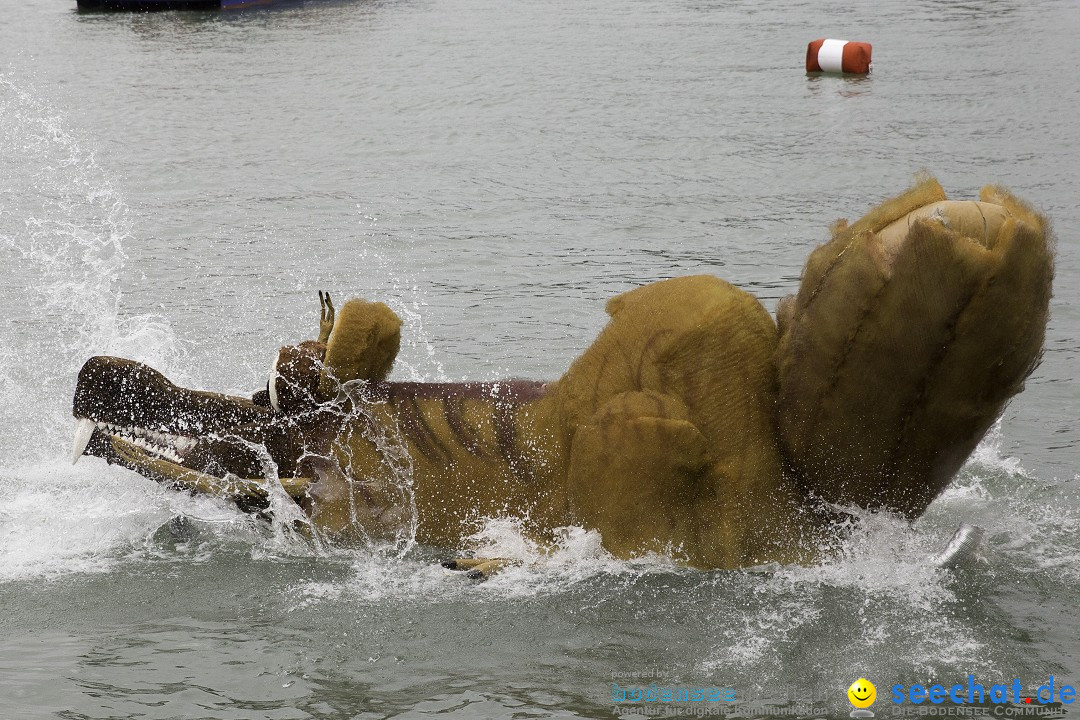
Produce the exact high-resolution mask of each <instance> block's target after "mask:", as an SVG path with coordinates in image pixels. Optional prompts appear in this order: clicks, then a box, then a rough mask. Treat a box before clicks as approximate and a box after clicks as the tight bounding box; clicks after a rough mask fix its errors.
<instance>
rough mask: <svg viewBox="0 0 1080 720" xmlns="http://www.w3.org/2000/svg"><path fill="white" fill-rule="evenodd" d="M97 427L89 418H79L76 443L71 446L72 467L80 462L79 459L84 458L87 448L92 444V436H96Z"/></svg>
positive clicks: (76, 426)
mask: <svg viewBox="0 0 1080 720" xmlns="http://www.w3.org/2000/svg"><path fill="white" fill-rule="evenodd" d="M95 427H97V423H95V422H94V421H93V420H90V419H88V418H79V421H78V422H77V423H75V441H74V442H73V443H72V446H71V464H72V465H74V464H75V463H77V462H79V458H81V457H82V454H83V452H84V451H85V450H86V446H87V445H89V444H90V436H91V435H93V434H94V428H95Z"/></svg>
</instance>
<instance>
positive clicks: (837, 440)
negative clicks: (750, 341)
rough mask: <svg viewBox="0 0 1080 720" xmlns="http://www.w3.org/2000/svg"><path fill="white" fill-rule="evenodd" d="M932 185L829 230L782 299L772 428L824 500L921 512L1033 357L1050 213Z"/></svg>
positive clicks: (1048, 276) (1047, 263) (1040, 325)
mask: <svg viewBox="0 0 1080 720" xmlns="http://www.w3.org/2000/svg"><path fill="white" fill-rule="evenodd" d="M936 190H937V186H936V183H933V184H931V183H930V182H929V181H928V182H924V183H922V184H921V185H919V186H918V187H916V188H915V189H913V190H912V191H909V193H907V194H905V195H903V196H900V197H899V198H897V199H895V200H892V201H889V202H887V203H885V204H884V205H883V207H882V208H881V209H879V210H876V211H874V212H872V213H871V214H870V215H869V216H868V218H864V219H863V220H860V221H859V222H857V223H855V224H854V225H852V226H850V227H848V228H845V229H842V230H840V231H839V233H838V235H837V237H836V238H834V240H833V241H832V242H831V243H830V244H828V245H826V246H825V247H824V248H822V249H819V250H818V251H815V253H814V254H813V255H812V256H811V259H810V261H808V263H807V268H808V273H812V274H813V275H814V277H815V282H814V286H813V289H812V291H811V290H810V289H808V288H807V284H806V282H805V280H804V284H803V287H802V288H801V289H800V292H799V295H798V297H797V299H796V301H795V306H794V309H793V310H788V313H789V315H790V319H789V320H788V321H787V323H786V325H785V332H784V334H783V336H782V337H781V340H780V346H779V350H778V353H777V364H778V368H779V372H780V384H781V389H780V404H779V413H778V422H779V429H780V435H781V440H782V442H783V446H784V449H785V452H786V457H787V459H788V460H789V462H790V463H791V465H792V466H793V467H794V468H795V469H796V471H797V472H798V475H799V477H800V479H801V482H802V483H803V484H804V485H805V486H806V487H807V488H808V489H811V490H813V491H814V492H817V493H819V494H821V495H822V496H823V497H824V498H826V499H828V500H830V501H834V502H844V503H855V504H859V505H863V506H866V507H883V508H889V509H892V510H896V511H899V512H902V513H905V514H907V515H910V516H917V515H918V514H920V513H921V512H922V511H923V510H925V508H926V506H927V505H928V504H929V503H930V501H931V500H933V498H934V497H936V496H937V495H938V493H939V492H940V491H941V490H942V489H943V488H944V486H945V485H946V484H947V483H948V482H949V480H950V479H951V477H952V476H953V474H954V473H955V472H956V471H957V470H958V469H959V467H960V465H961V464H962V463H963V461H964V460H965V459H966V458H967V456H968V454H970V452H971V450H972V449H974V447H975V445H976V444H977V443H978V441H979V440H980V439H981V438H982V436H983V434H984V433H985V432H986V430H987V429H988V428H989V426H990V425H991V424H992V423H993V421H994V420H995V419H996V418H997V416H998V415H999V414H1000V412H1001V410H1002V408H1003V407H1004V404H1005V403H1006V402H1007V401H1008V399H1009V398H1010V397H1011V396H1012V395H1014V394H1015V393H1016V392H1018V391H1019V390H1020V388H1021V387H1022V383H1023V379H1024V378H1025V377H1027V375H1028V374H1029V373H1030V372H1031V370H1032V369H1033V367H1034V365H1035V363H1036V362H1037V359H1038V357H1039V354H1040V351H1041V347H1042V342H1043V332H1044V329H1045V325H1046V318H1047V312H1048V304H1049V297H1050V287H1051V281H1052V278H1053V263H1052V250H1051V245H1050V241H1049V238H1048V236H1047V233H1046V225H1045V221H1044V220H1043V219H1042V218H1041V217H1040V216H1038V215H1037V214H1036V213H1034V212H1033V211H1032V210H1031V209H1030V208H1028V207H1026V206H1024V205H1022V204H1021V203H1019V202H1017V201H1015V200H1014V199H1013V198H1012V197H1011V196H1009V195H1008V194H1007V193H1005V192H1004V191H1001V190H1000V189H992V188H991V189H985V190H984V192H983V195H982V198H983V199H982V202H980V203H974V202H966V203H962V202H956V203H950V202H942V201H940V200H938V199H937V194H936ZM929 199H933V200H934V202H933V203H932V204H930V205H925V204H924V203H925V202H926V201H927V200H929ZM984 203H985V204H984ZM901 211H906V212H907V214H906V215H903V216H900V217H897V213H899V212H901ZM878 231H880V234H877V233H878ZM883 236H884V237H883ZM841 243H842V244H844V250H843V252H842V253H837V252H835V250H834V246H835V245H837V244H841ZM819 253H824V254H825V257H826V258H827V259H828V262H829V263H831V264H830V265H829V268H828V271H827V272H822V271H821V270H820V267H821V266H822V265H824V264H825V263H824V262H823V261H822V260H820V259H818V258H816V257H815V256H817V255H818V254H819ZM811 267H813V270H811Z"/></svg>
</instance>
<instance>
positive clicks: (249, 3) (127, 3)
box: [78, 0, 280, 12]
mask: <svg viewBox="0 0 1080 720" xmlns="http://www.w3.org/2000/svg"><path fill="white" fill-rule="evenodd" d="M279 1H280V0H78V6H79V10H88V11H99V12H153V11H156V10H240V9H243V8H249V7H265V6H267V5H275V4H278V2H279Z"/></svg>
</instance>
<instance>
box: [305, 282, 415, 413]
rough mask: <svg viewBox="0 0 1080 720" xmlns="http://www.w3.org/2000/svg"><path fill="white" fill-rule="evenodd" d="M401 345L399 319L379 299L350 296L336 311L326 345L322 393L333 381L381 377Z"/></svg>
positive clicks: (321, 384) (388, 371)
mask: <svg viewBox="0 0 1080 720" xmlns="http://www.w3.org/2000/svg"><path fill="white" fill-rule="evenodd" d="M400 345H401V319H400V318H398V316H397V315H396V314H395V313H394V311H393V310H391V309H390V308H389V307H387V306H386V305H385V304H383V303H381V302H375V303H373V302H367V301H366V300H359V299H355V300H349V301H348V302H347V303H345V305H344V306H342V308H341V309H340V310H338V311H337V320H336V324H335V325H334V332H333V334H332V335H331V336H330V340H329V342H328V343H327V346H326V367H327V369H328V371H329V373H328V374H327V373H324V375H323V377H322V379H321V381H320V391H321V393H322V395H323V397H328V396H329V395H330V394H331V392H332V390H333V388H334V385H335V383H343V382H348V381H350V380H383V379H385V378H386V376H387V375H389V374H390V368H392V367H393V365H394V359H395V358H396V357H397V353H398V348H399V347H400Z"/></svg>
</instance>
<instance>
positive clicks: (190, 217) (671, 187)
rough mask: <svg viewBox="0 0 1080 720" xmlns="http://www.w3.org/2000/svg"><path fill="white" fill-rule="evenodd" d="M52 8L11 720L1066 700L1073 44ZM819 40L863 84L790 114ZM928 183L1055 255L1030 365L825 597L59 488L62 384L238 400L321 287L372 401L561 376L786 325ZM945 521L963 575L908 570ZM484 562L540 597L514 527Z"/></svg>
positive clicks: (811, 576) (945, 14) (490, 532)
mask: <svg viewBox="0 0 1080 720" xmlns="http://www.w3.org/2000/svg"><path fill="white" fill-rule="evenodd" d="M74 5H75V3H74V0H70V2H69V1H68V0H23V1H20V2H15V0H10V1H9V2H8V3H7V4H6V5H5V6H4V8H3V18H2V20H0V317H3V318H4V320H3V323H2V324H0V328H2V330H0V428H2V429H0V610H2V611H3V612H0V717H2V718H64V719H74V718H95V719H98V718H102V719H103V718H204V717H205V718H215V719H216V718H320V719H322V718H335V719H336V718H381V717H403V718H411V717H421V716H427V715H435V714H440V715H445V716H448V717H461V718H474V717H491V718H523V717H533V716H537V717H540V716H555V717H598V716H612V715H613V714H615V710H614V709H613V707H614V706H613V703H612V702H611V683H612V680H613V673H625V672H633V671H650V670H653V671H656V672H657V673H662V674H660V675H658V677H660V678H661V679H662V680H663V681H664V682H668V683H670V684H684V685H701V686H706V687H711V686H716V687H730V688H733V689H734V690H735V692H736V696H737V697H738V698H739V699H740V702H741V704H740V705H739V707H740V708H741V710H740V712H742V713H743V714H749V712H750V711H749V710H747V709H746V708H747V707H748V706H747V705H746V704H745V703H746V701H749V700H753V699H755V698H765V699H766V701H767V702H766V706H767V707H768V708H771V709H772V710H774V711H779V710H790V709H791V708H792V707H793V703H791V702H790V699H791V698H792V697H793V696H800V695H801V696H805V695H807V694H810V695H812V696H814V697H816V698H820V699H821V700H820V702H819V703H818V704H819V705H824V706H825V712H824V713H808V716H815V717H816V716H823V715H828V716H833V717H846V715H847V713H848V711H849V710H850V706H849V705H848V703H847V700H846V696H845V692H846V689H847V687H848V685H850V684H851V682H852V681H853V680H855V679H856V678H858V677H860V676H861V677H866V678H869V679H870V680H872V681H873V682H874V683H875V684H876V685H877V688H878V698H879V699H878V701H877V703H876V705H875V706H874V709H875V710H876V711H877V713H878V715H879V716H881V715H883V714H887V713H888V712H889V711H890V709H891V707H892V706H891V705H890V704H889V702H888V696H889V692H888V688H889V687H890V686H892V685H893V684H896V683H900V684H904V685H905V686H907V685H910V684H912V683H916V682H918V683H922V684H925V685H928V684H930V683H933V682H941V683H943V684H945V685H946V686H948V685H951V684H953V683H954V682H960V681H965V680H966V677H967V675H968V674H974V675H975V676H976V677H977V678H979V679H980V680H982V681H983V682H985V683H987V684H989V683H994V682H1011V680H1012V679H1013V678H1019V679H1020V680H1021V681H1022V683H1023V684H1024V686H1025V688H1026V689H1027V688H1030V690H1032V691H1033V690H1034V688H1035V687H1036V686H1037V685H1039V684H1042V683H1044V682H1046V681H1047V680H1048V679H1049V677H1050V676H1051V675H1053V676H1054V677H1055V678H1056V680H1057V682H1058V684H1059V685H1060V684H1061V683H1064V682H1069V683H1070V684H1073V685H1077V684H1080V623H1078V621H1077V620H1076V600H1075V598H1076V597H1077V590H1078V585H1080V563H1078V560H1080V535H1078V532H1077V531H1078V530H1080V502H1078V499H1077V497H1076V488H1077V470H1076V468H1077V466H1078V460H1080V431H1078V429H1077V424H1078V423H1077V416H1078V408H1080V384H1078V383H1076V382H1075V380H1074V368H1075V367H1076V356H1077V351H1078V347H1080V312H1078V307H1080V296H1078V287H1080V283H1078V279H1080V255H1078V252H1077V250H1078V247H1077V238H1078V237H1080V200H1078V196H1077V193H1076V188H1077V186H1078V182H1080V123H1077V120H1076V116H1077V114H1078V110H1080V83H1077V82H1076V74H1075V69H1076V68H1078V67H1080V43H1078V42H1077V40H1076V38H1077V37H1078V33H1080V6H1077V5H1076V4H1075V3H1073V2H1066V1H1060V2H1055V1H1053V0H1049V1H1048V2H1042V3H1020V2H1010V1H1009V0H969V1H968V2H943V1H942V0H937V1H936V2H911V1H908V2H897V1H894V0H885V1H882V2H869V1H867V2H861V1H857V2H845V3H829V2H812V3H811V2H787V3H772V4H768V5H762V4H759V3H752V2H731V1H725V2H720V1H709V0H706V1H704V2H660V1H656V0H639V1H638V0H631V1H630V2H626V1H624V2H613V1H612V0H594V1H592V2H571V1H569V0H552V1H551V2H541V3H538V2H532V3H527V2H518V1H516V0H509V1H506V2H486V3H485V2H479V1H470V0H426V1H424V0H416V1H412V2H409V1H405V0H398V1H393V0H387V1H385V2H369V1H366V0H325V1H318V0H308V1H307V2H304V3H301V4H295V5H291V6H288V7H284V8H281V9H276V10H270V11H250V12H242V13H237V14H203V13H186V14H185V13H161V14H152V15H101V14H79V13H77V12H75V11H74ZM822 36H830V37H845V38H849V39H852V40H864V41H869V42H872V43H873V44H874V72H873V74H872V75H871V76H869V77H861V78H855V77H808V76H807V75H806V74H805V73H804V72H803V69H802V62H803V55H804V52H805V47H806V43H807V42H808V41H810V40H812V39H814V38H817V37H822ZM920 170H926V171H929V172H931V173H933V174H935V175H936V176H937V177H938V178H939V179H940V180H941V181H942V183H943V184H944V185H945V187H946V188H947V190H948V191H949V192H950V193H951V194H952V195H953V196H954V197H971V196H974V195H975V194H976V193H977V191H978V188H979V187H980V186H981V185H983V184H985V183H989V182H995V183H1001V184H1004V185H1006V186H1007V187H1010V188H1011V189H1013V190H1014V191H1015V192H1017V193H1018V194H1020V195H1021V196H1023V197H1026V198H1028V199H1030V200H1031V201H1032V202H1034V203H1035V204H1036V205H1037V206H1039V207H1040V208H1042V209H1043V210H1044V211H1045V212H1047V213H1048V214H1049V215H1050V217H1051V218H1052V219H1053V221H1054V225H1055V228H1056V232H1057V235H1058V237H1059V245H1058V271H1057V281H1056V285H1055V298H1054V301H1053V308H1052V313H1053V315H1052V319H1051V323H1050V328H1049V331H1048V336H1047V347H1046V357H1045V361H1044V362H1043V364H1042V366H1041V367H1040V368H1039V369H1038V370H1037V371H1036V373H1035V374H1034V375H1033V376H1032V378H1031V379H1030V381H1029V382H1028V386H1027V389H1026V391H1025V392H1024V393H1023V394H1022V395H1021V396H1020V397H1018V398H1017V399H1016V400H1015V401H1014V402H1013V404H1012V405H1011V406H1010V407H1009V409H1008V410H1007V412H1006V414H1005V417H1004V418H1003V420H1002V422H1001V424H1000V427H998V428H996V429H995V431H994V433H993V434H992V435H991V437H989V438H988V439H987V441H986V442H984V444H983V446H982V447H981V448H980V450H979V452H978V453H977V454H976V456H975V458H973V460H972V461H971V462H970V463H969V464H968V466H967V467H966V468H965V469H964V471H963V472H962V473H961V474H960V475H959V476H958V477H957V479H956V480H955V482H954V483H953V485H952V486H951V487H950V488H949V490H948V491H947V492H946V493H945V494H944V495H943V496H942V497H941V498H939V499H938V500H937V501H936V502H935V503H934V505H933V506H932V507H931V509H930V511H929V512H928V513H927V515H926V516H925V517H924V518H923V519H920V520H919V521H918V522H916V523H914V524H913V525H911V526H909V525H908V524H906V523H904V522H902V521H899V520H897V519H895V518H890V517H885V516H876V517H869V518H866V519H865V520H864V522H863V525H862V527H861V529H860V530H859V531H858V532H856V533H855V535H854V536H853V538H852V539H851V540H850V541H849V542H848V543H847V544H846V545H845V547H844V549H843V552H842V553H841V554H840V555H839V556H838V557H836V558H835V559H833V560H830V561H829V562H826V563H824V564H822V565H821V566H818V567H811V568H781V569H778V570H774V571H771V572H767V573H764V574H751V573H726V572H712V573H705V572H692V571H686V570H680V569H676V568H673V567H672V566H671V565H670V563H668V562H667V561H665V560H664V559H663V558H654V559H647V560H643V561H640V562H636V563H625V562H618V561H614V560H612V559H610V558H608V557H607V556H606V555H605V554H604V553H603V552H602V551H601V550H600V549H599V546H598V538H596V537H595V534H590V533H585V532H576V533H571V534H569V535H568V536H567V537H566V539H565V541H564V542H563V543H562V545H561V546H560V548H559V549H558V550H557V552H556V553H555V556H554V557H553V558H551V559H549V560H547V561H546V562H544V563H541V564H538V565H530V566H526V567H522V568H517V569H514V570H511V571H508V572H507V573H505V574H504V575H500V576H497V577H495V578H493V579H492V580H490V581H489V582H487V583H484V584H481V585H473V584H469V583H466V582H463V581H462V579H461V578H460V577H457V576H454V575H452V574H450V573H448V572H446V571H444V570H442V569H441V568H439V567H438V565H437V561H438V560H439V559H441V558H442V557H443V555H442V554H440V553H439V552H437V551H435V550H432V549H426V548H414V547H407V546H405V547H396V546H394V547H391V546H387V547H381V546H380V547H372V548H354V549H326V548H317V547H312V546H311V545H309V544H308V543H306V542H305V541H303V540H301V539H298V538H296V537H293V536H291V535H290V534H289V533H288V532H286V531H285V529H283V528H282V527H267V526H262V525H259V524H258V523H255V522H254V521H251V520H249V519H248V518H246V517H244V516H242V515H240V514H239V513H237V512H236V511H235V510H233V509H231V508H229V507H226V506H224V505H223V504H220V503H218V502H217V501H214V500H212V499H208V498H190V497H186V496H180V495H177V494H174V493H170V492H167V491H165V490H162V489H160V488H158V487H156V486H155V485H153V484H152V483H150V482H149V481H146V480H144V479H142V478H139V477H136V476H134V475H133V474H131V473H126V472H124V471H122V470H119V469H116V468H111V467H106V466H105V465H104V464H103V463H101V462H100V461H96V460H94V459H90V458H85V459H83V460H82V461H81V462H80V463H79V464H78V465H76V466H74V467H72V466H70V465H69V464H68V461H67V456H68V453H69V448H70V437H71V432H72V425H73V423H72V420H71V418H70V398H71V391H72V389H73V386H74V378H75V373H76V372H77V370H78V368H79V366H80V365H81V364H82V362H83V361H84V360H85V359H86V358H87V357H88V356H90V355H93V354H105V353H107V354H118V355H124V356H127V357H132V358H135V359H138V360H141V361H144V362H148V363H150V364H152V365H154V366H155V367H158V368H159V369H161V370H162V371H164V372H165V373H166V374H168V375H169V377H171V378H173V379H174V380H176V381H177V382H180V383H183V384H186V385H190V386H196V387H202V388H208V389H215V390H221V391H229V392H238V393H239V392H250V391H252V390H254V389H256V388H258V387H260V386H262V385H263V384H264V383H265V378H266V373H267V371H268V369H269V365H270V360H271V357H272V356H273V354H274V352H276V348H277V347H278V346H279V345H281V344H284V343H287V342H295V341H297V340H300V339H303V338H309V337H312V336H314V335H315V333H316V328H317V302H316V290H318V289H329V290H331V291H333V292H334V293H335V294H336V296H338V297H339V298H345V297H350V296H363V297H367V298H370V299H378V300H384V301H386V302H388V303H389V304H390V305H391V306H392V307H393V308H394V309H395V310H396V311H397V312H398V313H399V314H400V315H401V316H402V317H403V319H404V320H405V324H406V327H405V330H404V342H403V347H402V353H401V356H400V359H399V362H398V365H397V366H396V370H395V375H396V377H399V378H402V379H418V380H442V379H450V380H457V379H465V378H469V379H491V378H497V377H506V376H515V377H532V378H553V377H557V376H558V375H559V374H561V373H562V372H563V370H564V369H565V368H566V367H567V365H568V364H569V363H570V361H571V360H572V359H573V358H574V357H575V356H576V355H577V354H578V353H580V352H581V350H582V349H583V348H585V347H586V346H587V345H588V343H589V342H590V341H591V339H592V338H593V337H594V336H595V334H596V332H597V331H598V330H599V328H600V327H601V326H602V325H603V323H604V319H605V318H604V314H603V309H602V308H603V303H604V301H605V300H606V299H607V298H608V297H610V296H611V295H613V294H615V293H618V292H620V291H623V290H626V289H629V288H631V287H634V286H636V285H639V284H642V283H645V282H649V281H652V280H656V279H660V278H666V277H672V276H677V275H683V274H689V273H714V274H716V275H719V276H721V277H723V278H725V279H727V280H729V281H731V282H734V283H736V284H737V285H739V286H741V287H743V288H746V289H748V290H750V291H751V292H753V293H755V294H756V295H757V296H758V297H759V298H761V299H762V301H763V302H765V304H766V305H767V306H768V307H769V308H770V309H773V308H775V304H776V302H777V300H778V299H779V298H780V297H782V296H783V295H785V294H787V293H789V292H792V291H793V290H794V289H795V288H796V286H797V284H798V278H799V274H800V272H801V269H802V264H803V262H804V261H805V258H806V256H807V254H808V253H809V251H810V249H811V248H812V247H813V246H814V245H815V244H817V243H819V242H821V241H823V240H824V239H825V238H826V237H827V226H828V224H829V223H831V222H832V221H833V220H835V219H836V218H839V217H851V218H854V217H857V216H859V215H860V214H861V213H862V212H864V211H865V210H866V209H867V208H868V207H870V206H871V205H873V204H874V203H876V202H878V201H880V200H881V199H882V198H884V197H886V196H889V195H892V194H895V193H897V192H899V191H900V190H902V189H903V188H905V187H906V186H907V185H909V184H910V182H911V180H912V177H913V175H914V174H915V173H916V172H918V171H920ZM177 518H185V519H177ZM961 522H970V523H976V524H979V525H982V526H983V527H985V528H986V529H987V531H988V536H989V548H988V565H987V566H985V567H982V568H975V569H970V570H962V571H958V572H945V571H941V570H937V569H935V568H933V567H932V566H931V565H930V564H929V562H928V560H927V558H928V556H929V555H931V554H932V553H934V552H936V551H937V550H939V549H940V548H941V547H942V546H943V545H944V543H945V542H946V541H947V540H948V538H949V536H950V535H951V533H952V531H953V530H954V529H955V528H956V526H957V525H958V524H959V523H961ZM479 542H481V544H486V546H487V547H488V548H494V549H496V550H497V551H499V552H503V553H514V552H516V553H518V554H519V555H521V556H524V557H530V555H529V553H530V552H531V550H530V549H529V548H528V547H525V546H524V545H525V541H524V539H523V538H522V537H521V536H520V534H519V533H517V532H516V530H515V528H514V526H513V524H512V523H507V522H492V523H491V524H490V525H489V527H488V528H487V532H486V535H485V536H484V538H481V539H480V541H479ZM795 704H798V703H795Z"/></svg>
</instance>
